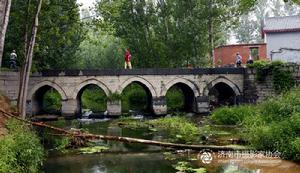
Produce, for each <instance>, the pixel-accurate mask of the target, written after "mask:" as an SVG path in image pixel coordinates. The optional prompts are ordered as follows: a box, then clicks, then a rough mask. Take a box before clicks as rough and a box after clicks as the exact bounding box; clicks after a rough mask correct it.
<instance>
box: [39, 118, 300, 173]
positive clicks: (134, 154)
mask: <svg viewBox="0 0 300 173" xmlns="http://www.w3.org/2000/svg"><path fill="white" fill-rule="evenodd" d="M79 124H81V127H82V128H83V129H85V130H87V131H89V132H90V133H94V134H103V135H106V134H107V135H115V136H126V137H135V138H143V139H152V140H164V135H161V134H159V133H155V134H153V133H151V132H148V131H147V130H145V129H123V128H120V127H119V126H116V125H112V124H111V122H97V123H78V122H77V123H76V122H75V123H74V122H69V121H66V124H61V125H62V126H63V127H66V125H67V127H69V128H78V127H79ZM99 145H109V146H110V151H111V152H112V153H103V154H93V155H66V156H50V157H49V158H48V159H47V161H46V162H45V164H44V171H45V173H175V172H176V170H174V168H173V167H172V165H173V164H175V163H176V161H181V160H187V159H188V158H190V157H193V158H196V157H197V156H196V155H197V153H195V154H194V156H191V155H188V154H186V155H183V156H180V158H177V159H176V160H173V161H168V160H165V159H164V155H163V153H162V152H157V153H149V151H160V148H159V147H153V146H147V145H141V144H128V143H121V142H105V141H99ZM193 166H194V167H195V168H199V167H205V168H206V169H207V172H208V173H300V166H299V165H298V164H296V163H293V162H289V161H283V160H280V159H275V160H270V159H261V160H257V159H252V160H251V159H242V160H230V159H214V160H213V162H212V163H211V164H208V165H206V164H203V163H202V162H201V161H200V160H196V161H193Z"/></svg>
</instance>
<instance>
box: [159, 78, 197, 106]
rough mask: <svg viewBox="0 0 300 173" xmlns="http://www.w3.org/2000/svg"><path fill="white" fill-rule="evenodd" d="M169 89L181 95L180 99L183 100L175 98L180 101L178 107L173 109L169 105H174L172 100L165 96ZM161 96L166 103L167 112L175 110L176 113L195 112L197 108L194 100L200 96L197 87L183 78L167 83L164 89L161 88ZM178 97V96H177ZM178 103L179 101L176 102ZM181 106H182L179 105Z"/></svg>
mask: <svg viewBox="0 0 300 173" xmlns="http://www.w3.org/2000/svg"><path fill="white" fill-rule="evenodd" d="M171 89H174V90H173V91H176V90H177V91H176V92H179V93H181V94H180V95H182V96H181V97H183V98H177V99H180V100H182V102H181V103H179V105H177V106H175V107H174V105H173V107H170V106H171V105H170V103H171V102H173V103H174V100H173V99H174V98H169V97H168V96H167V93H168V91H170V90H171ZM161 96H163V97H164V98H166V103H167V110H169V111H170V110H172V109H176V110H177V111H178V110H179V111H186V112H196V111H197V106H196V98H197V97H199V96H200V92H199V89H198V86H197V85H196V84H195V83H193V82H191V81H189V80H187V79H184V78H177V79H175V80H172V81H170V82H168V83H167V84H166V85H165V87H163V90H162V91H161ZM177 97H178V96H177ZM178 101H179V100H178ZM181 104H182V105H181Z"/></svg>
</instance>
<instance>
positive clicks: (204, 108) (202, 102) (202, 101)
mask: <svg viewBox="0 0 300 173" xmlns="http://www.w3.org/2000/svg"><path fill="white" fill-rule="evenodd" d="M196 105H197V108H196V110H197V113H200V114H207V113H209V112H210V109H209V98H208V96H199V97H197V98H196Z"/></svg>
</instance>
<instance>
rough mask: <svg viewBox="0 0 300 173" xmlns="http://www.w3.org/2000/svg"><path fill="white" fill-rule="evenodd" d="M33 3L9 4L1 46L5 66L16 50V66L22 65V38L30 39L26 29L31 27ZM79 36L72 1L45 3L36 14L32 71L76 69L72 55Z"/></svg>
mask: <svg viewBox="0 0 300 173" xmlns="http://www.w3.org/2000/svg"><path fill="white" fill-rule="evenodd" d="M34 2H35V0H27V1H22V0H15V1H13V2H12V6H11V15H10V22H9V26H8V30H7V39H6V46H5V57H6V62H8V61H7V59H8V57H9V52H10V51H11V50H12V49H16V50H17V53H18V55H19V56H18V57H19V62H20V63H23V61H24V54H25V53H24V52H25V42H26V40H27V36H26V35H30V31H29V30H28V28H31V25H32V24H31V23H32V18H33V14H34V10H35V8H34V4H35V3H34ZM83 36H84V30H83V27H82V23H81V21H80V16H79V8H78V5H77V4H76V0H68V1H62V0H45V1H44V2H43V6H42V9H41V14H40V23H39V32H38V34H37V40H36V48H35V50H34V58H33V68H34V69H37V70H42V69H58V68H72V67H74V66H75V67H76V62H77V59H76V57H75V56H74V55H75V53H76V50H77V49H78V47H79V45H80V43H81V41H82V40H83ZM6 65H7V64H6Z"/></svg>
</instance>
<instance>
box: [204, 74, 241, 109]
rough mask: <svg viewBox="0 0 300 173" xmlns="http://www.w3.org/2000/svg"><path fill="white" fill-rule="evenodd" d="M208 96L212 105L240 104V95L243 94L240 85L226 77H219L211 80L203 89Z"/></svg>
mask: <svg viewBox="0 0 300 173" xmlns="http://www.w3.org/2000/svg"><path fill="white" fill-rule="evenodd" d="M203 95H204V96H208V98H209V103H210V106H211V107H219V106H224V105H228V106H230V105H236V104H238V97H240V95H241V91H240V89H239V87H238V86H237V85H236V84H234V83H233V82H232V81H230V80H229V79H226V78H225V77H219V78H217V79H215V80H213V81H211V82H210V83H209V84H208V85H207V86H206V87H205V88H204V91H203Z"/></svg>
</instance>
